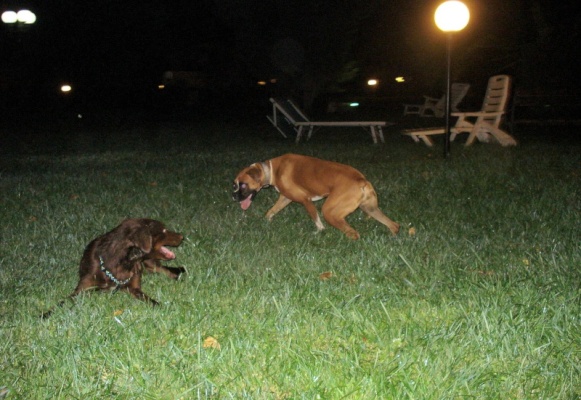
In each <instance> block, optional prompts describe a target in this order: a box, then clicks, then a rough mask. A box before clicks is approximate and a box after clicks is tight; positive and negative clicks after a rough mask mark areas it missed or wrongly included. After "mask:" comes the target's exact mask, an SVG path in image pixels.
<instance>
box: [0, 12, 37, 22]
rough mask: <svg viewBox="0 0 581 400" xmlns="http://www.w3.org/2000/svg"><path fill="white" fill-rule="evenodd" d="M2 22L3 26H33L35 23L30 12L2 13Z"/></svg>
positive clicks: (33, 16) (34, 16) (33, 15)
mask: <svg viewBox="0 0 581 400" xmlns="http://www.w3.org/2000/svg"><path fill="white" fill-rule="evenodd" d="M2 22H4V23H5V24H15V23H17V22H19V23H21V24H26V25H29V24H34V23H35V22H36V15H35V14H34V13H33V12H32V11H30V10H20V11H18V12H15V11H4V12H3V13H2Z"/></svg>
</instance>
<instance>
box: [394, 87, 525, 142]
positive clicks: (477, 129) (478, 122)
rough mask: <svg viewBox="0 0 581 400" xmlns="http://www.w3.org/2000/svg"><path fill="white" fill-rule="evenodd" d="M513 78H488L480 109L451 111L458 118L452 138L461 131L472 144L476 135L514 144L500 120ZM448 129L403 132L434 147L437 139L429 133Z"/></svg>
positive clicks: (485, 140) (478, 137) (453, 128)
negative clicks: (465, 133) (501, 126)
mask: <svg viewBox="0 0 581 400" xmlns="http://www.w3.org/2000/svg"><path fill="white" fill-rule="evenodd" d="M510 81H511V79H510V76H508V75H496V76H493V77H491V78H490V79H489V80H488V87H487V88H486V95H485V96H484V102H483V103H482V109H481V110H480V111H475V112H453V113H451V115H452V116H454V117H458V120H457V121H456V124H455V125H454V126H453V127H451V128H450V140H451V141H453V140H454V139H455V138H456V135H458V134H459V133H463V132H467V133H468V134H469V135H468V139H467V140H466V146H470V145H471V144H472V143H474V140H476V139H478V140H479V141H481V142H485V143H488V142H491V141H493V140H496V141H497V142H498V143H500V144H501V145H502V146H515V145H516V144H517V143H516V140H515V139H514V138H513V137H512V136H511V135H509V134H508V133H507V132H505V131H503V130H502V129H500V123H501V122H502V118H503V116H504V114H505V113H506V109H507V104H508V96H509V91H510V90H509V89H510ZM445 130H446V129H445V128H425V129H408V130H405V131H403V132H402V134H403V135H407V136H411V137H412V139H413V140H414V141H415V142H419V141H420V140H421V141H423V142H424V143H425V144H426V145H428V146H430V147H431V146H433V145H434V142H433V141H432V138H431V137H430V136H431V135H441V134H444V133H445Z"/></svg>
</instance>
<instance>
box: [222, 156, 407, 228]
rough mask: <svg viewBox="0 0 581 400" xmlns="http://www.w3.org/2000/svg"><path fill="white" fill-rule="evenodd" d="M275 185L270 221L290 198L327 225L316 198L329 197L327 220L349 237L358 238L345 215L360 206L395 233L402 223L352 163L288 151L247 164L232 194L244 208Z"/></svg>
mask: <svg viewBox="0 0 581 400" xmlns="http://www.w3.org/2000/svg"><path fill="white" fill-rule="evenodd" d="M268 186H274V188H275V189H276V190H277V191H278V192H279V193H280V197H279V198H278V200H277V201H276V203H275V204H274V206H272V208H271V209H270V210H268V212H267V213H266V218H267V219H268V220H269V221H270V220H271V219H272V217H274V215H275V214H276V213H278V212H279V211H280V210H282V209H283V208H285V207H286V206H288V205H289V204H290V203H291V202H293V201H294V202H297V203H300V204H302V205H303V206H304V207H305V208H306V210H307V212H308V213H309V215H310V216H311V218H312V220H313V221H314V222H315V225H316V226H317V230H319V231H320V230H322V229H324V228H325V227H324V226H323V223H322V222H321V218H319V213H318V212H317V209H316V208H315V205H314V204H313V202H314V201H317V200H321V199H323V198H325V197H326V198H327V200H326V201H325V203H324V204H323V207H322V212H323V216H324V218H325V220H326V221H327V222H328V223H329V224H330V225H332V226H334V227H335V228H337V229H339V230H340V231H342V232H343V233H345V235H347V237H348V238H350V239H359V233H358V232H357V231H356V230H355V229H353V228H352V227H351V226H350V225H349V224H348V223H347V221H345V217H347V216H348V215H349V214H351V213H352V212H353V211H355V210H356V209H357V207H359V208H361V209H362V210H363V211H364V212H365V213H366V214H367V215H369V216H370V217H373V218H375V219H376V220H378V221H379V222H381V223H382V224H384V225H385V226H387V227H388V228H389V230H390V231H391V232H392V233H393V234H394V235H395V234H397V232H398V231H399V224H398V223H396V222H394V221H392V220H391V219H389V218H388V217H387V216H386V215H385V214H383V213H382V212H381V210H380V209H379V208H378V205H377V194H376V193H375V190H374V189H373V186H372V185H371V183H370V182H369V181H368V180H367V179H365V177H364V176H363V174H362V173H361V172H359V171H357V170H356V169H355V168H353V167H350V166H349V165H345V164H339V163H336V162H331V161H325V160H320V159H318V158H313V157H308V156H302V155H298V154H285V155H283V156H280V157H276V158H273V159H271V160H268V161H265V162H259V163H254V164H252V165H250V166H249V167H246V168H244V169H243V170H242V171H240V173H239V174H238V176H237V177H236V179H235V180H234V188H233V190H234V193H233V194H232V198H233V200H234V201H238V202H239V203H240V206H241V207H242V209H243V210H247V209H248V207H250V204H252V200H254V197H255V196H256V194H257V193H258V192H259V191H260V190H261V189H262V188H265V187H268Z"/></svg>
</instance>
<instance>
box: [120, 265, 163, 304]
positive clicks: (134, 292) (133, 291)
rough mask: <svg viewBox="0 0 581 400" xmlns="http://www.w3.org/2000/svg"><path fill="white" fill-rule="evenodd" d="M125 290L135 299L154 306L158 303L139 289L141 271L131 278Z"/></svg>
mask: <svg viewBox="0 0 581 400" xmlns="http://www.w3.org/2000/svg"><path fill="white" fill-rule="evenodd" d="M125 290H127V291H128V292H129V294H130V295H131V296H133V297H135V298H136V299H137V300H141V301H144V302H146V303H149V304H151V305H154V306H157V305H159V303H158V302H157V301H155V300H154V299H152V298H151V297H149V296H148V295H146V294H145V293H143V291H142V290H141V273H138V274H136V275H135V276H134V277H133V279H131V282H130V283H129V286H127V287H126V288H125Z"/></svg>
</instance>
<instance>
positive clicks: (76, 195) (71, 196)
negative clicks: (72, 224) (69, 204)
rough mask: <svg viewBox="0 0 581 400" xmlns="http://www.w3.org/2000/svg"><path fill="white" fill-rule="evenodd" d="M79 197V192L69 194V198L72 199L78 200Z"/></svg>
mask: <svg viewBox="0 0 581 400" xmlns="http://www.w3.org/2000/svg"><path fill="white" fill-rule="evenodd" d="M78 198H79V195H78V194H71V195H70V196H69V199H71V200H77V199H78Z"/></svg>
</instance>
